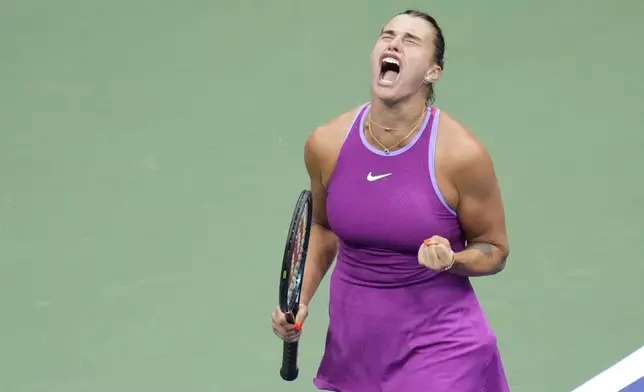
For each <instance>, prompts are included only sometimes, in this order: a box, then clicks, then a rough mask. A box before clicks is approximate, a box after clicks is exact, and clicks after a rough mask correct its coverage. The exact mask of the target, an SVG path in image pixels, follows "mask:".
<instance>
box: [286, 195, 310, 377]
mask: <svg viewBox="0 0 644 392" xmlns="http://www.w3.org/2000/svg"><path fill="white" fill-rule="evenodd" d="M312 214H313V205H312V197H311V192H309V191H308V190H304V191H302V192H301V193H300V196H299V197H298V199H297V203H296V204H295V210H294V211H293V217H292V218H291V225H290V226H289V229H288V236H287V238H286V246H285V248H284V259H283V260H282V269H281V271H280V288H279V306H280V310H281V311H282V313H284V314H285V315H286V319H287V320H288V322H290V323H295V316H296V315H297V311H298V307H299V304H300V294H301V292H302V278H303V275H304V264H305V263H306V252H307V250H308V247H309V236H310V234H311V216H312ZM297 354H298V342H284V349H283V352H282V368H281V369H280V376H282V379H284V380H285V381H293V380H295V379H296V378H297V376H298V373H299V369H298V367H297Z"/></svg>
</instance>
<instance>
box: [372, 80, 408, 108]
mask: <svg viewBox="0 0 644 392" xmlns="http://www.w3.org/2000/svg"><path fill="white" fill-rule="evenodd" d="M372 93H373V97H374V98H377V99H378V100H380V101H382V102H383V103H385V104H388V105H392V104H395V103H398V102H400V101H401V100H402V99H403V97H402V96H401V95H400V94H398V93H397V92H396V90H395V89H393V88H392V87H390V86H380V85H378V84H377V83H376V84H375V85H374V87H373V89H372Z"/></svg>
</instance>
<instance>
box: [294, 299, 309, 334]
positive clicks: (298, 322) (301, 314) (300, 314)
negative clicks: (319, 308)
mask: <svg viewBox="0 0 644 392" xmlns="http://www.w3.org/2000/svg"><path fill="white" fill-rule="evenodd" d="M308 315H309V307H308V306H307V305H300V306H299V309H298V311H297V315H296V316H295V329H297V330H298V331H301V330H302V327H303V326H304V320H306V317H307V316H308Z"/></svg>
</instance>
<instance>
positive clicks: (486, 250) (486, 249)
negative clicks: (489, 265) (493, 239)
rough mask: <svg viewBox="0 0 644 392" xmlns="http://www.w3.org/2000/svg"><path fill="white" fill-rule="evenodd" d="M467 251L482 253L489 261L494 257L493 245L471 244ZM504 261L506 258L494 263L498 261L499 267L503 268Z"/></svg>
mask: <svg viewBox="0 0 644 392" xmlns="http://www.w3.org/2000/svg"><path fill="white" fill-rule="evenodd" d="M467 249H476V250H478V251H479V252H481V253H483V254H484V255H485V257H487V258H488V259H489V260H492V258H493V257H494V245H492V244H488V243H486V242H476V243H473V244H471V245H468V247H467ZM505 260H506V258H505V257H503V258H501V259H500V260H496V261H498V263H499V266H500V267H501V268H503V266H505Z"/></svg>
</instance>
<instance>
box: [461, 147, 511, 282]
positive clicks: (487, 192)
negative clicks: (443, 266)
mask: <svg viewBox="0 0 644 392" xmlns="http://www.w3.org/2000/svg"><path fill="white" fill-rule="evenodd" d="M453 178H454V179H455V180H454V183H455V186H456V189H457V191H458V195H459V203H458V207H457V211H458V215H459V219H460V221H461V226H462V227H463V230H464V232H465V236H466V238H467V243H468V245H467V247H466V249H465V250H463V251H462V252H457V253H456V254H455V255H454V260H455V262H454V266H453V267H452V269H451V271H452V273H455V274H458V275H464V276H485V275H493V274H496V273H499V272H500V271H502V270H503V269H504V268H505V261H506V259H507V257H508V255H509V253H510V249H509V244H508V237H507V232H506V224H505V211H504V207H503V201H502V199H501V191H500V189H499V184H498V181H497V178H496V174H495V171H494V167H493V164H492V160H491V159H490V156H489V154H488V152H487V151H486V150H485V148H484V147H483V145H482V144H481V143H479V142H478V141H477V140H475V139H473V137H471V139H470V140H468V141H467V143H465V146H464V148H463V150H462V155H461V160H460V164H459V165H458V166H457V168H456V171H455V172H454V175H453Z"/></svg>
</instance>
